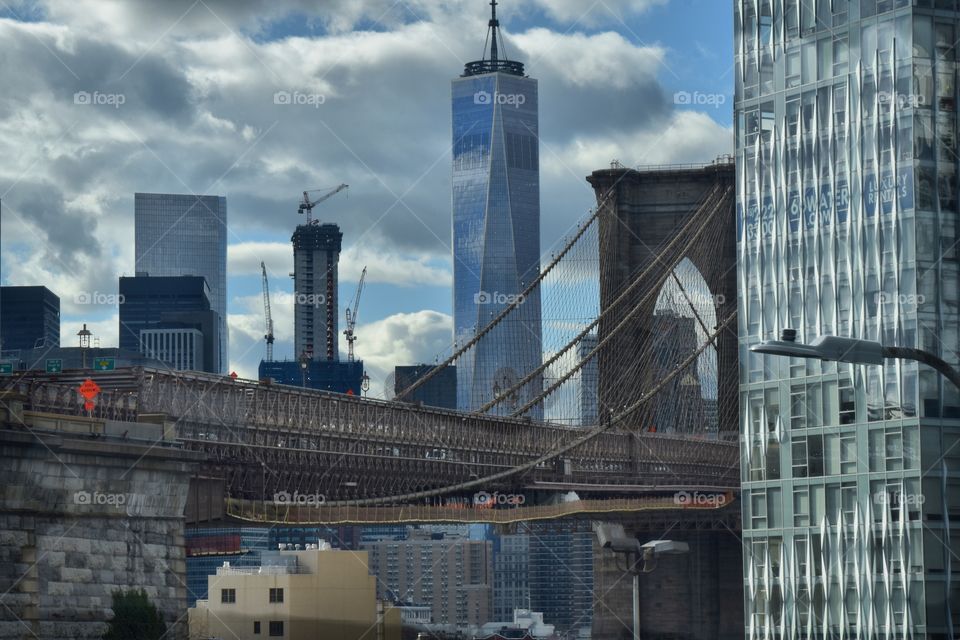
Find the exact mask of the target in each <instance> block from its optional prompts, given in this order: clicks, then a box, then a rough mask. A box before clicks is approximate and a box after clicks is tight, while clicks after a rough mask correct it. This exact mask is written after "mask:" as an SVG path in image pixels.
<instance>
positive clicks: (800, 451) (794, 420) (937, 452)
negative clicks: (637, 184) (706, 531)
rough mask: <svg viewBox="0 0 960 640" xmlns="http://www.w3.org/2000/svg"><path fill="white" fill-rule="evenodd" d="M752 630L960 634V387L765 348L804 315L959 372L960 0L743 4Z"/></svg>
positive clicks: (742, 306) (811, 328)
mask: <svg viewBox="0 0 960 640" xmlns="http://www.w3.org/2000/svg"><path fill="white" fill-rule="evenodd" d="M734 4H735V42H736V45H735V49H736V116H735V120H736V153H737V180H738V211H737V215H738V254H739V255H738V262H739V265H738V276H739V279H740V282H739V314H740V315H739V322H740V326H739V335H740V349H741V351H740V367H741V368H740V391H741V399H740V406H741V412H742V414H741V432H742V439H741V442H742V445H741V447H742V456H741V459H742V465H741V468H742V480H743V494H742V497H743V503H742V504H743V536H744V546H745V553H744V584H745V593H746V598H745V599H746V602H745V613H746V630H747V631H746V633H747V636H748V637H750V638H844V637H847V638H948V637H956V636H957V634H958V633H960V530H958V528H957V521H958V520H957V519H960V473H958V471H960V446H958V445H960V400H958V394H957V391H956V390H955V389H953V388H952V387H950V386H949V383H947V385H946V386H945V384H944V381H943V380H941V379H940V378H939V377H938V376H937V375H936V374H935V373H934V372H933V371H932V370H929V369H926V368H918V366H917V365H916V364H912V363H906V362H902V361H892V360H888V361H887V362H886V363H885V364H884V365H883V366H869V367H866V366H853V365H848V364H836V363H821V362H818V361H813V360H801V359H788V358H779V357H773V356H760V355H757V354H752V353H750V352H749V351H748V348H749V346H750V345H752V344H754V343H756V342H758V341H761V340H766V339H776V338H778V337H779V334H780V331H781V330H782V329H784V328H794V329H797V330H798V340H799V341H802V342H808V341H810V340H812V339H813V338H815V337H817V336H820V335H840V336H850V337H855V338H863V339H869V340H878V341H881V342H883V343H885V344H890V345H902V346H910V347H919V348H922V349H926V350H929V351H932V352H934V353H936V354H937V355H940V356H941V357H943V358H944V359H946V360H947V361H948V362H950V363H951V364H953V365H954V366H957V364H958V362H957V346H958V312H960V302H958V292H960V287H958V276H957V273H958V260H957V250H956V244H957V219H958V213H957V200H956V193H957V155H956V135H957V115H956V104H957V95H956V91H957V87H956V65H957V55H956V43H957V36H958V33H960V31H958V29H960V14H958V11H957V6H956V3H955V1H954V0H914V1H913V2H909V1H907V0H896V1H894V0H853V1H847V0H816V1H815V0H736V1H735V3H734Z"/></svg>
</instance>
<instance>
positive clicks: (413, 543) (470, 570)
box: [362, 529, 493, 628]
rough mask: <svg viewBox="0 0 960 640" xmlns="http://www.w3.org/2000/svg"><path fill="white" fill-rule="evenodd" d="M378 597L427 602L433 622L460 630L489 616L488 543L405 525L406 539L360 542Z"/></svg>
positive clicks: (489, 557)
mask: <svg viewBox="0 0 960 640" xmlns="http://www.w3.org/2000/svg"><path fill="white" fill-rule="evenodd" d="M362 548H363V549H366V550H367V551H369V552H370V568H371V570H372V571H373V573H374V575H376V576H377V585H378V589H379V597H380V599H381V600H387V601H391V602H394V601H401V602H407V603H411V604H414V605H420V606H429V607H430V608H431V611H432V618H433V622H434V624H439V625H446V626H448V627H457V628H463V627H465V626H467V625H476V626H479V625H482V624H484V623H485V622H488V621H489V620H490V614H491V611H490V609H491V604H492V586H493V580H492V570H493V563H492V548H491V543H490V542H489V541H478V540H470V539H468V538H462V537H456V538H448V537H445V536H443V534H441V533H435V534H431V532H430V531H429V530H424V529H411V530H410V531H409V537H408V538H407V539H406V540H381V541H374V542H366V543H363V544H362Z"/></svg>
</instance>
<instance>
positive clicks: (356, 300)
mask: <svg viewBox="0 0 960 640" xmlns="http://www.w3.org/2000/svg"><path fill="white" fill-rule="evenodd" d="M366 277H367V268H366V267H364V268H363V271H361V272H360V284H358V285H357V293H356V295H355V296H353V310H352V311H351V309H350V307H349V306H348V307H347V311H346V314H347V328H346V329H344V331H343V335H345V336H346V337H347V361H348V362H353V343H354V342H356V340H357V336H355V335H354V334H353V329H354V327H356V326H357V307H359V306H360V294H361V293H363V281H364V279H365V278H366Z"/></svg>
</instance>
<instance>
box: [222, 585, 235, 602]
mask: <svg viewBox="0 0 960 640" xmlns="http://www.w3.org/2000/svg"><path fill="white" fill-rule="evenodd" d="M236 601H237V590H236V589H220V602H226V603H228V604H232V603H234V602H236Z"/></svg>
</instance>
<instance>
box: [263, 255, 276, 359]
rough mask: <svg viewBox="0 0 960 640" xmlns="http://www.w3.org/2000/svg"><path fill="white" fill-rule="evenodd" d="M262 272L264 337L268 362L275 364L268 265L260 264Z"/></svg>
mask: <svg viewBox="0 0 960 640" xmlns="http://www.w3.org/2000/svg"><path fill="white" fill-rule="evenodd" d="M260 271H261V272H262V273H263V316H264V322H265V324H266V328H267V333H266V335H265V336H263V338H264V340H266V341H267V362H273V316H272V315H271V314H270V281H269V280H267V265H265V264H264V263H263V261H261V262H260Z"/></svg>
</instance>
